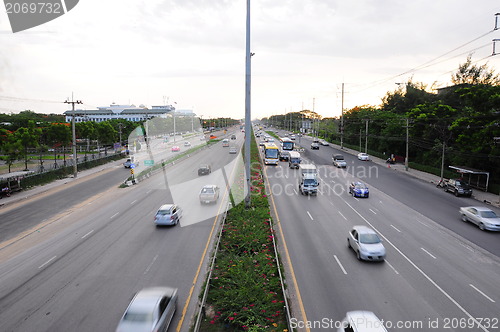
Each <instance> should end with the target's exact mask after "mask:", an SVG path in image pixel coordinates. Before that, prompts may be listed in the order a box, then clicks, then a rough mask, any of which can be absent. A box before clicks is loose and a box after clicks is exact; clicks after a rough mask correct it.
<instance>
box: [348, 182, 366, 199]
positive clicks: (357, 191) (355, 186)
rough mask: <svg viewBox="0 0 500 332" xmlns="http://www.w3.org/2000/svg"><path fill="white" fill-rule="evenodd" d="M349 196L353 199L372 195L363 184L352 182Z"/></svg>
mask: <svg viewBox="0 0 500 332" xmlns="http://www.w3.org/2000/svg"><path fill="white" fill-rule="evenodd" d="M349 194H351V195H352V197H366V198H368V196H369V195H370V191H369V190H368V187H367V186H366V184H364V183H363V182H351V184H350V185H349Z"/></svg>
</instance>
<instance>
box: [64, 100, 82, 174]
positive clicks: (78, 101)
mask: <svg viewBox="0 0 500 332" xmlns="http://www.w3.org/2000/svg"><path fill="white" fill-rule="evenodd" d="M64 103H65V104H71V106H72V117H71V131H72V134H73V177H74V178H76V176H77V174H78V168H77V166H76V164H77V162H78V158H77V157H76V131H75V104H82V101H81V100H77V101H73V93H71V101H69V100H66V101H65V102H64Z"/></svg>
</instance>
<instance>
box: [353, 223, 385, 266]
mask: <svg viewBox="0 0 500 332" xmlns="http://www.w3.org/2000/svg"><path fill="white" fill-rule="evenodd" d="M347 246H348V247H349V248H351V249H352V250H354V252H355V253H356V256H357V258H358V259H359V260H365V261H384V260H385V255H386V252H385V247H384V245H383V244H382V240H381V239H380V237H379V236H378V235H377V233H375V231H374V230H373V229H371V228H369V227H367V226H354V227H353V228H352V229H351V231H350V232H349V235H348V236H347Z"/></svg>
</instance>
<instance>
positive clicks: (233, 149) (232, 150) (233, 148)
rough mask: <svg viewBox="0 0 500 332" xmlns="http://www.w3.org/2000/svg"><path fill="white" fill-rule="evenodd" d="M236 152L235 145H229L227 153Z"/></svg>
mask: <svg viewBox="0 0 500 332" xmlns="http://www.w3.org/2000/svg"><path fill="white" fill-rule="evenodd" d="M237 152H238V151H237V149H236V147H235V146H232V147H230V148H229V153H231V154H235V153H237Z"/></svg>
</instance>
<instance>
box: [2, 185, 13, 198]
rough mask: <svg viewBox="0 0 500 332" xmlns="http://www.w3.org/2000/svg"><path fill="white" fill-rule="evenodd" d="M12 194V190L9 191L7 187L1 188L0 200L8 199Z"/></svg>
mask: <svg viewBox="0 0 500 332" xmlns="http://www.w3.org/2000/svg"><path fill="white" fill-rule="evenodd" d="M11 193H12V190H10V188H9V187H5V188H2V191H1V192H0V199H1V198H3V197H4V196H5V197H10V194H11Z"/></svg>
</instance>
